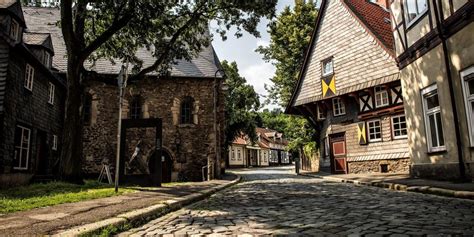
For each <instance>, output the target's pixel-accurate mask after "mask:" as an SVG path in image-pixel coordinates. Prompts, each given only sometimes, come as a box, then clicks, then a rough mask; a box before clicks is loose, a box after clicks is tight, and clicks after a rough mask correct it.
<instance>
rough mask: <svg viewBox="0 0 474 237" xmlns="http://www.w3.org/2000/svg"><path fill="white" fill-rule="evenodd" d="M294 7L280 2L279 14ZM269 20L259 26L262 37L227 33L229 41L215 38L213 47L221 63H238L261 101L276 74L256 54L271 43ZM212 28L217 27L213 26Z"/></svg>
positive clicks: (290, 0) (283, 0) (289, 1)
mask: <svg viewBox="0 0 474 237" xmlns="http://www.w3.org/2000/svg"><path fill="white" fill-rule="evenodd" d="M288 5H290V6H291V7H293V6H294V0H278V5H277V14H278V13H279V12H281V11H282V10H283V9H284V7H285V6H288ZM268 22H269V20H267V19H262V20H261V22H260V24H259V25H258V30H259V31H260V34H261V37H260V38H255V37H254V36H253V35H250V34H248V33H246V32H244V35H243V36H242V37H240V38H238V39H237V38H236V37H235V36H234V35H233V34H234V32H235V31H232V29H231V31H230V32H227V36H228V37H227V40H226V41H222V39H221V38H220V37H219V36H218V35H215V36H214V41H213V43H212V44H213V46H214V49H215V50H216V52H217V56H218V57H219V59H220V60H221V61H223V60H227V61H229V62H233V61H235V62H237V65H238V67H239V73H240V75H241V76H243V77H245V79H247V82H248V83H249V84H251V85H253V87H254V88H255V91H256V92H257V93H258V94H259V95H260V101H261V102H263V101H264V100H265V98H264V96H265V95H267V94H268V93H267V91H266V90H265V87H264V85H265V84H271V81H270V78H271V77H273V74H274V73H275V67H274V66H273V65H272V64H271V63H270V62H268V63H267V62H265V61H263V59H262V55H261V54H259V53H257V52H255V49H256V48H257V47H258V46H260V45H264V46H265V45H268V44H269V42H270V35H269V34H268V32H267V24H268ZM212 27H215V26H213V25H212V24H211V31H212ZM276 107H278V106H277V105H268V106H266V108H270V109H272V108H276Z"/></svg>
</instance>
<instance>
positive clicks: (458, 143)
mask: <svg viewBox="0 0 474 237" xmlns="http://www.w3.org/2000/svg"><path fill="white" fill-rule="evenodd" d="M433 7H434V10H435V18H436V25H437V26H438V29H439V31H438V34H439V38H440V39H441V45H442V47H443V55H444V64H445V67H446V74H447V76H448V85H449V94H450V99H451V107H452V108H453V118H454V131H455V134H456V146H457V150H458V163H459V178H460V180H461V181H467V177H466V167H465V165H464V159H463V157H464V152H463V149H462V141H461V128H460V127H459V118H458V107H457V105H456V98H455V96H454V93H455V92H454V85H453V78H452V76H451V66H450V60H449V55H448V53H449V50H448V46H447V44H446V37H445V33H444V27H443V24H442V23H441V20H440V12H441V14H442V9H441V8H439V7H438V4H437V3H436V1H433Z"/></svg>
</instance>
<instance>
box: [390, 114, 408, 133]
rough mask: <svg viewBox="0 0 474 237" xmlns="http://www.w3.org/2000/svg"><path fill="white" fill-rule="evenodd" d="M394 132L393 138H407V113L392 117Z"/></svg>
mask: <svg viewBox="0 0 474 237" xmlns="http://www.w3.org/2000/svg"><path fill="white" fill-rule="evenodd" d="M392 133H393V138H406V137H407V135H408V132H407V122H406V117H405V115H400V116H394V117H392Z"/></svg>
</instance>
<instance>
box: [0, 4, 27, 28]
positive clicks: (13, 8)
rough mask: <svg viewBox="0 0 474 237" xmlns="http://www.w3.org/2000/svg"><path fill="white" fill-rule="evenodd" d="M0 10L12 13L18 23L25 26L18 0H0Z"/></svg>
mask: <svg viewBox="0 0 474 237" xmlns="http://www.w3.org/2000/svg"><path fill="white" fill-rule="evenodd" d="M0 11H6V12H8V13H10V14H12V15H13V16H14V18H16V20H17V21H18V23H19V24H20V25H21V26H23V27H25V18H24V17H23V12H22V11H21V4H20V1H19V0H0Z"/></svg>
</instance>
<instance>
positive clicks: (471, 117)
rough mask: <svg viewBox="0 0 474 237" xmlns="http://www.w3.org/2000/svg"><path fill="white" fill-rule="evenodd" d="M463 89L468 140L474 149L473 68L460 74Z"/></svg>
mask: <svg viewBox="0 0 474 237" xmlns="http://www.w3.org/2000/svg"><path fill="white" fill-rule="evenodd" d="M461 79H462V80H463V88H464V104H465V105H466V119H467V123H468V129H469V140H470V143H471V147H474V66H472V67H470V68H468V69H466V70H464V71H462V72H461Z"/></svg>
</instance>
